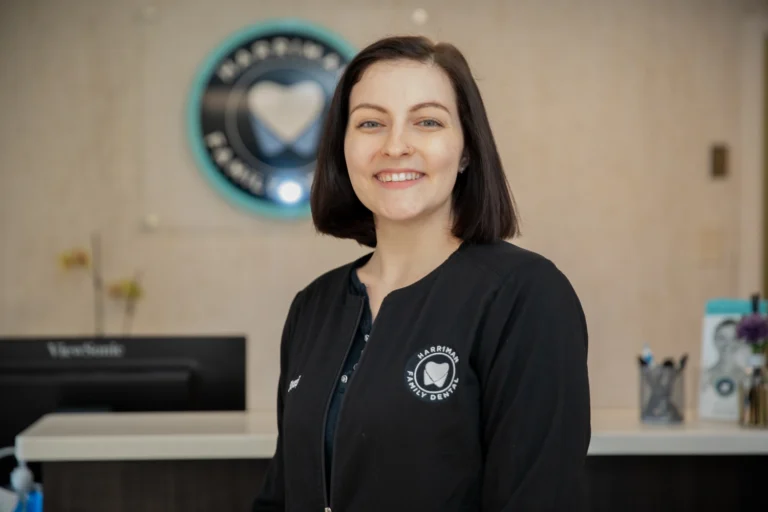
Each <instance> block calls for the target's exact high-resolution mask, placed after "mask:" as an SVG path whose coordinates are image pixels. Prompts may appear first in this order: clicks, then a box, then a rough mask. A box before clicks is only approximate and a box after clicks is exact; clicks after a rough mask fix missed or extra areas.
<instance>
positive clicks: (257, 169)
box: [186, 18, 357, 219]
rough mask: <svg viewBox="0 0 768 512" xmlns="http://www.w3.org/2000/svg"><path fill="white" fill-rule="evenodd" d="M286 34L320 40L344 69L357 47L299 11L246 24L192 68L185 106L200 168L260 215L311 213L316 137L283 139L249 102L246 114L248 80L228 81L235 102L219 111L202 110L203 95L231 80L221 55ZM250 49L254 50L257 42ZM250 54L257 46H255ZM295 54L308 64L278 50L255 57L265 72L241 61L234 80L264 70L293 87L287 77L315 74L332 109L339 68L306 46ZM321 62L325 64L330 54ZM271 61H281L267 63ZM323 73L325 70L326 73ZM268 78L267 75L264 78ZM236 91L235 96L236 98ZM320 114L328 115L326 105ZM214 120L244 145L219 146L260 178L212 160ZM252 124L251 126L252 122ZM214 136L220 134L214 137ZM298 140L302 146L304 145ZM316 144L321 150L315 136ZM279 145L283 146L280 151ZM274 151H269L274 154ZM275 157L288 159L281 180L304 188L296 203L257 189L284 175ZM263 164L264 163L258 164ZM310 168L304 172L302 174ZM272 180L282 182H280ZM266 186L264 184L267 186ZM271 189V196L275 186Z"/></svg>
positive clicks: (313, 132) (315, 128)
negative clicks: (265, 56) (278, 199)
mask: <svg viewBox="0 0 768 512" xmlns="http://www.w3.org/2000/svg"><path fill="white" fill-rule="evenodd" d="M283 35H284V36H286V37H288V38H289V39H290V38H293V39H292V41H299V40H300V39H305V40H306V41H305V42H306V43H307V44H317V45H319V46H318V47H323V49H324V50H323V55H324V56H325V57H328V56H329V54H331V55H330V57H334V55H332V54H336V55H338V57H339V58H340V60H339V62H340V69H343V67H344V66H346V64H347V63H348V62H349V61H350V60H351V59H352V58H353V57H354V56H355V55H356V53H357V49H355V48H354V47H353V46H352V45H351V44H350V43H348V42H347V41H345V40H344V39H343V38H342V37H340V36H339V35H337V34H335V33H333V32H331V31H329V30H326V29H324V28H322V27H319V26H317V25H314V24H312V23H309V22H306V21H302V20H299V19H293V18H286V19H276V20H270V21H265V22H262V23H257V24H254V25H250V26H248V27H245V28H243V29H241V30H239V31H237V32H235V33H234V34H232V35H231V36H230V37H228V38H227V39H226V40H225V41H223V42H222V43H221V44H220V45H219V46H218V47H217V48H216V49H215V50H214V51H213V52H211V54H210V55H208V57H207V58H206V59H205V60H204V62H203V63H202V65H201V66H200V68H199V70H198V71H197V73H196V74H195V77H194V80H193V82H192V86H191V91H190V94H189V97H188V101H187V106H186V125H187V126H186V128H187V129H186V131H187V138H188V141H189V143H190V146H191V149H192V154H193V157H194V161H195V163H196V165H197V167H198V169H199V170H200V171H201V172H202V174H203V176H204V178H205V180H206V181H207V182H208V183H209V185H211V186H212V187H213V189H214V190H216V191H217V192H218V193H219V194H220V195H221V196H223V197H224V198H225V199H226V200H227V201H229V202H230V203H232V204H233V205H235V206H237V207H239V208H242V209H244V210H246V211H248V212H251V213H254V214H257V215H261V216H266V217H271V218H286V219H296V218H304V217H307V216H309V215H310V213H311V212H310V205H309V200H308V198H309V190H310V187H311V178H310V177H309V176H310V175H309V174H306V173H307V169H310V168H312V169H314V160H315V155H316V152H315V151H313V150H312V149H311V148H312V145H311V144H310V143H309V142H306V141H301V140H300V139H299V140H296V141H294V140H291V141H289V143H285V140H284V139H281V138H280V137H278V132H276V131H271V132H270V127H271V126H274V125H269V124H268V123H266V122H261V121H260V120H259V118H258V116H254V115H252V114H253V113H252V111H251V110H248V111H246V113H247V116H246V115H244V114H243V105H245V104H247V105H248V106H249V108H250V103H247V101H248V100H249V99H250V97H249V93H250V88H248V87H245V86H241V88H240V89H238V88H237V87H234V86H233V87H232V88H231V89H226V91H230V92H228V93H227V97H226V104H227V105H230V103H232V101H234V102H235V108H232V109H230V110H227V108H228V107H222V111H221V112H218V110H216V109H215V108H214V109H213V110H215V112H214V115H209V114H207V113H206V111H205V100H206V95H207V94H209V89H211V88H214V87H218V88H219V89H220V90H221V89H222V88H226V87H228V85H227V84H224V83H222V80H223V79H222V78H221V75H218V74H217V72H218V71H220V70H221V69H222V63H223V62H225V61H226V60H227V59H230V58H231V60H232V62H235V59H234V58H233V54H234V52H237V51H241V52H242V50H243V49H244V48H253V47H254V46H246V45H253V43H255V42H256V43H259V42H262V44H266V41H270V40H271V41H274V39H271V38H275V37H280V36H283ZM299 42H300V41H299ZM253 51H254V52H255V50H253ZM246 53H247V52H246ZM251 55H256V54H255V53H251ZM291 57H292V59H293V60H294V61H295V63H297V64H301V63H302V62H305V61H306V63H307V64H306V66H304V67H301V66H299V67H297V68H296V69H288V68H286V65H285V62H286V61H284V60H280V58H279V57H274V58H273V59H272V60H271V61H269V60H268V59H264V61H260V64H258V66H262V67H264V68H265V69H266V70H265V71H264V72H259V71H258V70H257V69H256V66H251V67H248V66H244V67H242V68H240V69H242V72H241V73H240V76H239V77H235V78H233V79H232V80H234V82H235V83H234V85H235V86H237V85H238V82H240V81H241V80H242V81H243V82H244V83H245V80H244V79H245V78H246V76H248V77H250V78H253V80H254V82H252V83H251V84H247V83H246V86H250V87H252V86H253V83H259V79H260V77H262V76H263V77H267V78H268V79H269V82H270V84H274V83H278V84H281V86H282V85H285V87H286V88H289V87H290V85H293V84H290V83H289V82H290V81H291V80H293V81H294V82H295V83H298V82H299V81H300V80H301V81H303V82H307V81H310V82H311V81H312V80H313V79H315V78H309V79H308V78H307V77H316V81H317V83H318V86H317V89H321V90H322V92H323V93H324V95H325V96H324V106H323V107H322V108H323V109H325V110H327V106H328V103H329V100H330V96H332V94H333V89H335V83H336V80H337V78H338V73H339V71H338V70H337V71H335V72H331V71H328V69H327V68H326V67H324V65H321V60H322V59H320V58H318V59H316V60H312V59H310V58H305V55H304V54H303V53H302V54H301V55H299V54H296V55H292V56H291ZM322 62H323V64H325V61H322ZM270 63H276V64H275V65H270ZM323 73H325V74H326V75H327V76H323V75H322V74H323ZM267 78H265V79H264V81H265V82H266V81H267ZM246 89H247V90H246ZM231 91H234V92H231ZM222 96H223V95H222V94H220V95H219V98H218V101H219V103H225V101H224V100H222V99H221V97H222ZM235 96H236V98H235V99H234V100H231V98H232V97H235ZM238 101H239V102H240V103H239V104H238V103H237V102H238ZM209 104H210V101H209ZM238 105H239V108H238ZM219 106H220V105H219ZM216 108H218V106H217V107H216ZM209 110H210V109H209ZM325 110H323V112H325ZM233 112H234V113H233ZM321 116H324V113H323V114H321ZM321 116H319V117H316V118H313V119H314V121H311V122H309V126H310V128H308V129H307V133H308V135H306V136H304V135H303V137H306V140H309V141H313V140H314V141H316V140H317V134H318V133H319V126H320V124H321V123H320V119H321ZM246 119H247V120H250V123H251V124H250V125H248V128H249V129H248V130H242V129H241V128H242V127H243V126H246V124H245V123H246ZM212 120H215V121H212ZM204 124H207V125H208V126H207V128H209V129H208V130H206V129H205V128H206V127H204V126H203V125H204ZM210 126H222V128H221V130H218V129H217V131H221V132H222V133H223V134H224V135H225V137H226V141H227V144H230V143H231V144H232V146H235V145H237V146H238V147H240V148H241V149H242V150H241V151H240V152H237V151H235V150H234V148H232V147H229V148H227V147H220V148H217V149H220V152H219V153H217V156H218V155H221V154H225V155H226V154H231V155H234V157H242V159H243V161H244V162H245V165H246V167H248V168H249V169H250V170H252V171H254V173H253V174H254V175H255V176H262V178H263V179H262V180H258V179H253V176H251V175H249V174H247V173H244V172H243V171H241V170H240V167H238V172H234V171H232V166H230V167H229V168H228V169H229V172H228V173H227V172H225V171H224V169H223V168H222V167H220V166H219V165H218V164H217V162H216V161H214V157H213V154H212V153H213V150H212V149H211V148H209V147H208V145H207V143H206V132H207V133H209V134H210V133H211V131H210ZM251 126H253V127H254V128H253V129H251ZM226 127H229V128H232V127H235V128H237V129H235V130H232V129H230V131H226V129H225V128H226ZM246 132H248V133H246ZM260 136H262V138H261V139H259V137H260ZM238 139H242V140H238ZM209 140H220V139H218V138H217V139H210V138H209ZM235 142H237V144H235ZM283 143H285V148H283V147H281V144H283ZM289 146H290V147H289ZM295 148H301V150H298V149H295ZM314 148H315V150H316V143H315V146H314ZM224 149H229V150H230V151H229V152H227V151H225V150H224ZM281 150H282V153H281V152H280V151H281ZM254 155H255V156H254ZM270 158H272V160H271V161H270ZM249 159H250V160H249ZM265 162H266V163H265ZM276 162H278V163H280V165H285V176H288V177H287V178H284V180H287V181H290V183H289V185H291V187H292V188H291V190H293V191H296V190H298V189H299V188H300V189H301V191H300V194H301V197H302V198H303V199H302V201H300V202H298V203H297V204H296V205H290V204H281V203H279V202H275V201H274V200H270V199H269V198H267V197H266V196H265V197H263V198H262V197H261V196H260V195H259V194H261V193H262V192H263V193H264V194H267V193H270V192H269V190H268V189H269V188H270V187H272V186H273V185H272V184H274V183H278V182H279V181H280V177H281V173H283V167H280V166H279V165H277V164H276ZM286 162H287V163H286ZM259 164H262V165H261V166H259ZM303 173H304V174H303ZM305 174H306V176H307V177H304V176H305ZM246 175H247V176H250V178H248V179H246V178H244V176H246ZM291 176H293V177H295V179H294V178H291ZM235 179H241V180H242V181H243V183H240V184H239V185H238V184H236V183H234V182H233V180H235ZM246 182H247V183H246ZM296 183H301V185H300V186H298V187H297V186H295V185H296ZM246 185H247V186H248V187H251V189H250V191H247V190H244V187H246ZM275 186H278V187H279V185H275ZM262 189H264V190H263V191H262ZM257 192H258V193H257ZM278 192H279V191H278ZM272 194H273V197H274V194H275V192H274V190H273V191H272Z"/></svg>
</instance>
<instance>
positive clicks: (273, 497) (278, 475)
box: [252, 294, 300, 512]
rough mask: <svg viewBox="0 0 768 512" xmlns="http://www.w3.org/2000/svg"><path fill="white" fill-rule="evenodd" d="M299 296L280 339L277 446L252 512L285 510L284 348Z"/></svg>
mask: <svg viewBox="0 0 768 512" xmlns="http://www.w3.org/2000/svg"><path fill="white" fill-rule="evenodd" d="M299 295H300V294H297V295H296V296H295V297H294V299H293V302H292V303H291V306H290V308H289V310H288V315H287V317H286V320H285V324H284V325H283V333H282V338H281V341H280V376H279V378H278V384H277V445H276V447H275V453H274V455H273V457H272V460H271V461H270V463H269V466H268V468H267V472H266V474H265V476H264V481H263V482H262V485H261V490H260V491H259V494H258V495H257V496H256V499H255V500H254V502H253V508H252V511H253V512H278V511H279V512H282V511H284V510H285V481H284V473H283V472H284V467H283V400H284V392H285V385H284V384H285V378H286V373H287V362H288V361H287V360H288V350H289V347H290V343H291V340H292V338H293V327H294V325H295V322H296V317H297V316H298V309H299V307H298V303H299Z"/></svg>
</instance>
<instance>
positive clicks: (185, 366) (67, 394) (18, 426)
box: [0, 336, 246, 485]
mask: <svg viewBox="0 0 768 512" xmlns="http://www.w3.org/2000/svg"><path fill="white" fill-rule="evenodd" d="M245 366H246V343H245V337H244V336H170V337H169V336H129V337H120V336H104V337H97V338H94V337H49V338H45V337H14V338H0V448H2V447H5V446H13V445H14V441H15V437H16V435H18V434H19V433H20V432H21V431H22V430H24V429H25V428H27V427H28V426H30V425H31V424H32V423H34V422H35V421H36V420H38V419H39V418H40V417H41V416H43V415H45V414H48V413H51V412H94V411H95V412H109V411H116V412H125V411H140V412H147V411H242V410H245V382H246V375H245V372H246V370H245ZM14 465H15V461H14V460H13V459H12V458H11V459H8V458H6V459H2V460H0V485H3V484H4V483H6V479H7V476H8V475H9V474H10V471H11V470H12V469H13V467H14ZM36 473H37V474H38V475H39V472H36Z"/></svg>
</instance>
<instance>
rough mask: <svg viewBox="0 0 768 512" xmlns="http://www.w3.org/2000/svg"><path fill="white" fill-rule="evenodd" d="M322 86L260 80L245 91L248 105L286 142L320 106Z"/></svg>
mask: <svg viewBox="0 0 768 512" xmlns="http://www.w3.org/2000/svg"><path fill="white" fill-rule="evenodd" d="M323 96H324V95H323V88H322V87H320V84H318V83H317V82H313V81H309V80H308V81H304V82H298V83H295V84H291V85H288V86H286V85H281V84H278V83H275V82H269V81H266V80H265V81H262V82H259V83H257V84H256V85H254V86H253V87H251V89H250V90H249V91H248V109H249V110H250V111H251V113H252V114H253V115H255V116H257V117H258V118H259V119H260V120H261V121H262V122H264V123H265V124H266V125H267V126H269V128H270V129H271V130H272V131H273V132H274V133H275V135H276V136H277V137H278V138H280V140H282V141H283V142H284V143H286V144H290V143H292V142H293V141H295V140H296V138H297V137H298V136H299V135H301V133H302V132H303V131H304V130H306V129H307V127H308V126H309V124H310V123H311V122H312V121H314V120H315V119H316V118H317V116H318V115H319V114H320V112H321V111H322V109H323Z"/></svg>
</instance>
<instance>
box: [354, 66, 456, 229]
mask: <svg viewBox="0 0 768 512" xmlns="http://www.w3.org/2000/svg"><path fill="white" fill-rule="evenodd" d="M349 112H350V115H349V123H348V125H347V131H346V136H345V140H344V154H345V157H346V161H347V168H348V170H349V178H350V181H351V182H352V187H353V188H354V190H355V193H356V194H357V197H358V198H359V199H360V201H361V202H362V203H363V204H364V205H365V206H366V207H367V208H368V209H369V210H371V212H373V214H374V216H376V218H377V221H381V220H382V219H387V220H391V221H408V220H414V219H417V218H420V217H423V216H428V215H430V214H433V213H435V212H437V211H441V212H445V213H446V214H448V215H450V211H451V202H450V200H451V191H452V190H453V186H454V184H455V183H456V176H457V173H458V171H459V165H460V160H461V156H462V151H463V148H464V136H463V134H462V130H461V123H460V121H459V117H458V112H457V107H456V97H455V93H454V91H453V86H452V85H451V82H450V80H449V79H448V77H447V75H446V74H445V73H444V72H443V71H442V70H441V69H440V68H439V67H437V66H434V65H429V64H422V63H419V62H414V61H409V60H397V61H380V62H377V63H375V64H372V65H371V66H370V67H369V68H368V69H367V70H366V71H365V72H364V73H363V75H362V77H361V79H360V81H359V82H358V83H357V84H355V86H354V87H353V88H352V92H351V94H350V98H349Z"/></svg>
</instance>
